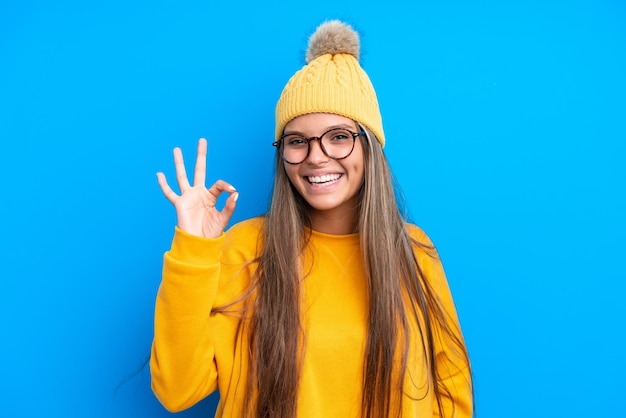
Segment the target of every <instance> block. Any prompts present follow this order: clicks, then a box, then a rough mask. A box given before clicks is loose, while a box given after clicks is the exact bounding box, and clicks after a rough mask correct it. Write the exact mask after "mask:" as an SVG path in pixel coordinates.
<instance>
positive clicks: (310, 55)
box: [306, 20, 361, 64]
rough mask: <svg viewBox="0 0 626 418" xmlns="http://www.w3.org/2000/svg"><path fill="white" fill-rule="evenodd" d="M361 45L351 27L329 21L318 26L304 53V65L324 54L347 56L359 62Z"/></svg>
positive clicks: (337, 21) (336, 21) (339, 22)
mask: <svg viewBox="0 0 626 418" xmlns="http://www.w3.org/2000/svg"><path fill="white" fill-rule="evenodd" d="M360 49H361V43H360V41H359V34H358V33H356V32H355V30H354V29H352V27H351V26H350V25H348V24H346V23H343V22H341V21H339V20H329V21H328V22H324V23H322V24H321V25H320V26H318V28H317V30H316V31H315V33H314V34H313V35H311V38H309V48H308V49H307V51H306V63H307V64H308V63H310V62H311V61H313V60H314V59H315V58H317V57H320V56H322V55H324V54H332V55H335V54H349V55H352V56H353V57H354V58H356V60H357V61H358V60H359V50H360Z"/></svg>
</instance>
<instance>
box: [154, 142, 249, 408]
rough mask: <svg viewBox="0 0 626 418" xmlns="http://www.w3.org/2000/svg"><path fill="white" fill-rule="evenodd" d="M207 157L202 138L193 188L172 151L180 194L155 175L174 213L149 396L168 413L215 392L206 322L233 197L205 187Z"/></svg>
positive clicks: (222, 188)
mask: <svg viewBox="0 0 626 418" xmlns="http://www.w3.org/2000/svg"><path fill="white" fill-rule="evenodd" d="M206 153H207V142H206V140H205V139H203V138H202V139H200V140H199V141H198V151H197V157H196V165H195V171H194V182H193V186H192V185H191V184H190V183H189V180H188V179H187V174H186V172H185V164H184V161H183V155H182V151H181V150H180V149H179V148H175V149H174V165H175V167H176V179H177V182H178V186H179V189H180V195H178V194H176V193H175V192H174V191H173V190H172V189H171V187H170V186H169V184H168V183H167V180H166V178H165V175H164V174H163V173H157V179H158V182H159V186H160V187H161V190H162V192H163V194H164V195H165V197H166V198H167V199H168V200H169V201H170V203H172V205H174V207H175V208H176V215H177V219H178V227H177V228H176V232H175V235H174V240H173V243H172V249H171V250H170V251H169V252H167V253H166V254H165V257H164V263H163V279H162V282H161V286H160V288H159V293H158V296H157V301H156V308H155V317H154V322H155V328H154V342H153V346H152V353H151V359H150V370H151V374H152V388H153V390H154V393H155V394H156V396H157V398H158V399H159V400H160V401H161V403H162V404H163V405H164V406H165V407H166V408H167V409H169V410H171V411H179V410H182V409H186V408H188V407H190V406H192V405H193V404H195V403H196V402H198V401H199V400H201V399H202V398H204V397H205V396H207V395H208V394H209V393H211V392H212V391H214V390H215V389H216V387H217V367H216V363H215V345H214V341H213V340H212V337H213V335H212V332H211V329H210V320H209V317H210V313H211V308H212V307H213V303H214V300H215V297H216V294H217V286H218V283H219V277H220V270H221V267H220V263H219V260H220V257H221V251H222V242H223V240H224V237H223V235H224V228H225V227H226V225H227V224H228V222H229V221H230V218H231V216H232V214H233V212H234V210H235V206H236V201H237V197H238V194H237V193H236V191H235V188H234V187H233V186H232V185H230V184H228V183H226V182H224V181H221V180H219V181H217V182H216V183H215V184H213V185H212V186H211V187H210V188H208V189H207V188H206V187H205V177H206ZM223 192H227V193H229V194H230V196H229V197H228V198H227V199H226V203H225V205H224V208H223V209H222V210H221V211H219V210H217V208H216V207H215V204H216V202H217V199H218V197H219V196H220V194H222V193H223Z"/></svg>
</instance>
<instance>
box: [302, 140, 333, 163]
mask: <svg viewBox="0 0 626 418" xmlns="http://www.w3.org/2000/svg"><path fill="white" fill-rule="evenodd" d="M320 141H321V140H320V139H314V140H312V141H311V142H309V155H308V156H307V157H306V161H307V163H309V164H311V165H319V164H324V163H326V162H328V160H330V158H329V157H328V155H326V154H324V151H323V150H322V144H321V142H320Z"/></svg>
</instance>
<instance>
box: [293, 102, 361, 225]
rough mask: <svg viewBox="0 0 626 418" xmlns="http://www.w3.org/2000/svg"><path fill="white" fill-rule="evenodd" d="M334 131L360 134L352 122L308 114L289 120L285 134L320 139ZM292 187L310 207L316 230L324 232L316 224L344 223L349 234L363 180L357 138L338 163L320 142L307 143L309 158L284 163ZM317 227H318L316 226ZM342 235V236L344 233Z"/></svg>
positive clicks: (359, 146)
mask: <svg viewBox="0 0 626 418" xmlns="http://www.w3.org/2000/svg"><path fill="white" fill-rule="evenodd" d="M333 128H345V129H348V130H350V131H352V132H359V128H358V127H357V126H356V124H355V123H354V121H353V120H351V119H349V118H346V117H343V116H339V115H335V114H331V113H311V114H307V115H302V116H298V117H297V118H295V119H293V120H291V121H290V122H289V123H288V124H287V125H286V126H285V130H284V134H298V135H301V136H303V137H305V138H310V137H319V136H321V135H322V134H324V133H325V132H327V131H328V130H330V129H333ZM284 166H285V171H286V173H287V176H288V177H289V180H290V181H291V183H292V184H293V186H294V187H295V188H296V190H298V192H299V193H300V195H301V196H302V197H303V198H304V199H305V200H306V201H307V202H308V204H309V205H310V206H311V220H312V222H313V227H314V229H316V230H319V231H322V232H324V231H323V229H325V228H320V225H319V222H320V221H321V222H325V221H331V222H335V223H337V222H338V225H342V224H343V223H345V225H346V226H347V227H349V230H347V232H351V231H352V229H353V228H354V223H355V220H356V215H357V206H358V197H357V194H358V192H359V189H360V187H361V185H362V184H363V178H364V162H363V147H362V145H361V139H360V137H357V139H356V140H355V143H354V150H353V151H352V153H351V154H350V155H349V156H348V157H346V158H344V159H341V160H333V159H332V158H330V157H328V156H327V155H326V154H324V152H323V151H322V149H321V148H320V143H319V141H316V140H313V141H311V142H310V152H309V155H308V157H307V158H306V159H305V160H304V161H303V162H302V163H300V164H288V163H284ZM316 224H317V225H316ZM347 232H343V233H347Z"/></svg>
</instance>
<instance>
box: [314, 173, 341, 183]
mask: <svg viewBox="0 0 626 418" xmlns="http://www.w3.org/2000/svg"><path fill="white" fill-rule="evenodd" d="M339 177H341V174H324V175H323V176H309V177H307V179H308V180H309V182H310V183H315V184H319V183H329V182H331V181H335V180H337V179H338V178H339Z"/></svg>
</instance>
